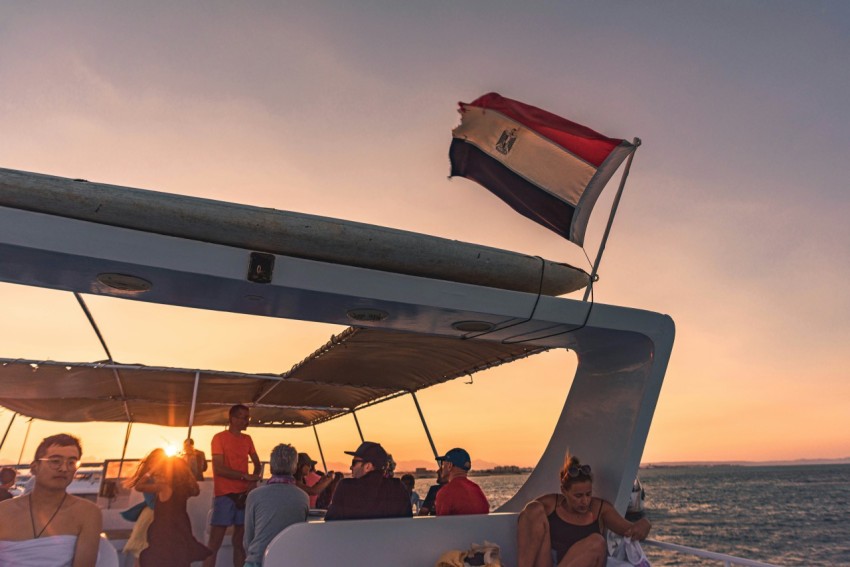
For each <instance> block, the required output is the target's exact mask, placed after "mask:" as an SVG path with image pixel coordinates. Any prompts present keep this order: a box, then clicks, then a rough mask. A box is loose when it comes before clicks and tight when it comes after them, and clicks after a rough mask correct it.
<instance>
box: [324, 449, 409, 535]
mask: <svg viewBox="0 0 850 567" xmlns="http://www.w3.org/2000/svg"><path fill="white" fill-rule="evenodd" d="M345 453H346V454H347V455H351V456H352V459H351V476H352V478H345V479H343V480H341V481H340V483H339V485H338V486H337V488H336V491H335V492H334V495H333V499H332V500H331V504H330V506H328V512H327V514H325V521H333V520H364V519H371V518H409V517H410V516H412V515H413V513H412V510H411V507H410V496H409V494H408V492H407V489H406V488H405V487H404V485H403V484H402V483H401V481H400V480H399V479H397V478H387V477H386V476H385V475H384V472H385V471H386V468H387V460H388V459H387V452H386V451H385V450H384V448H383V447H381V445H380V444H378V443H374V442H372V441H365V442H363V443H362V444H361V445H360V447H358V448H357V450H356V451H345Z"/></svg>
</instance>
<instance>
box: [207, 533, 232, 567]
mask: <svg viewBox="0 0 850 567" xmlns="http://www.w3.org/2000/svg"><path fill="white" fill-rule="evenodd" d="M226 531H227V526H210V539H209V541H208V542H207V547H209V548H210V550H212V555H210V556H209V557H207V558H206V559H204V567H215V560H216V558H217V557H218V550H219V549H220V548H221V542H223V541H224V532H226Z"/></svg>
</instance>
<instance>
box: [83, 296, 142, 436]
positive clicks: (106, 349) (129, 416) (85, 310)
mask: <svg viewBox="0 0 850 567" xmlns="http://www.w3.org/2000/svg"><path fill="white" fill-rule="evenodd" d="M74 297H76V298H77V303H79V304H80V308H82V310H83V313H85V314H86V318H87V319H88V320H89V324H90V325H91V328H92V329H94V334H96V335H97V340H99V341H100V345H101V346H102V347H103V351H104V352H105V353H106V357H107V358H108V359H109V362H110V363H112V362H115V361H114V360H113V359H112V353H111V352H109V347H108V346H106V341H105V340H104V338H103V335H102V334H101V333H100V329H99V328H98V326H97V323H96V322H95V320H94V316H93V315H92V314H91V311H89V307H88V305H86V302H85V300H84V299H83V296H82V295H80V294H79V293H77V292H74ZM112 375H113V376H115V383H116V384H117V385H118V392H119V393H120V394H121V402H122V403H123V404H124V415H126V416H127V421H133V415H132V414H131V413H130V406H129V405H127V395H126V394H125V393H124V383H123V382H121V376H119V375H118V370H117V369H115V368H113V369H112Z"/></svg>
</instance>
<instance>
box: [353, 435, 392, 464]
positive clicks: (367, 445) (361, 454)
mask: <svg viewBox="0 0 850 567" xmlns="http://www.w3.org/2000/svg"><path fill="white" fill-rule="evenodd" d="M345 454H346V455H351V456H352V457H357V458H358V459H363V460H364V461H366V462H367V463H372V465H373V466H374V467H375V468H376V469H382V468H384V467H385V466H387V452H386V451H385V450H384V448H383V447H381V444H380V443H374V442H372V441H364V442H363V443H361V444H360V446H359V447H357V450H356V451H345Z"/></svg>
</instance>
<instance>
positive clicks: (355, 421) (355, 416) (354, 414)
mask: <svg viewBox="0 0 850 567" xmlns="http://www.w3.org/2000/svg"><path fill="white" fill-rule="evenodd" d="M351 415H353V416H354V423H355V424H356V425H357V433H359V434H360V442H361V443H363V441H365V439H363V431H362V430H361V429H360V421H359V420H358V419H357V414H356V413H354V410H351Z"/></svg>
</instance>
